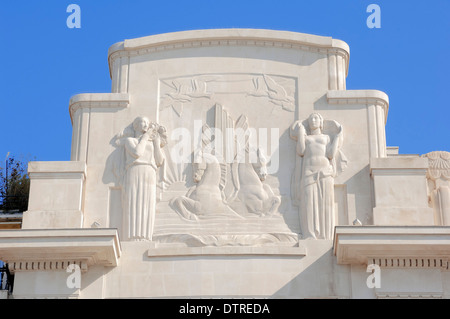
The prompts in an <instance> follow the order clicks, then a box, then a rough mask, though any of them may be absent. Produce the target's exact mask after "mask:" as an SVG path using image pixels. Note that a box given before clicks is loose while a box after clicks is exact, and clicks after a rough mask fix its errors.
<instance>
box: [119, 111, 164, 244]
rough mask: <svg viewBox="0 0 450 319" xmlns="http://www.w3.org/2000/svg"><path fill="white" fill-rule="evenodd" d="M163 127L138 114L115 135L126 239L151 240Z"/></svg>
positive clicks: (123, 231)
mask: <svg viewBox="0 0 450 319" xmlns="http://www.w3.org/2000/svg"><path fill="white" fill-rule="evenodd" d="M166 144H167V135H166V130H165V128H164V126H160V125H158V124H156V123H152V122H150V121H149V119H148V118H146V117H138V118H136V119H135V120H134V121H133V124H132V126H131V127H127V128H126V129H124V130H123V131H122V132H121V133H119V134H118V135H117V136H116V145H117V146H118V147H120V148H122V155H123V156H122V157H121V159H120V162H119V163H116V164H117V166H116V174H117V176H118V177H119V184H120V185H121V187H122V213H123V219H122V221H123V222H122V234H123V236H124V239H125V240H151V239H152V234H153V225H154V221H155V209H156V184H157V176H156V171H157V170H158V167H160V166H161V165H162V164H163V163H164V155H163V152H162V151H161V148H162V147H164V146H165V145H166Z"/></svg>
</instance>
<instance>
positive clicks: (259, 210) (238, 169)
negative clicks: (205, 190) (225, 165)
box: [227, 115, 281, 216]
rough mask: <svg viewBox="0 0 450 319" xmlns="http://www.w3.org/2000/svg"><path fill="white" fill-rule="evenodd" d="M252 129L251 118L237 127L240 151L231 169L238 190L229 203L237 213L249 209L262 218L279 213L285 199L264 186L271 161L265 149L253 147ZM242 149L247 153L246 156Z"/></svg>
mask: <svg viewBox="0 0 450 319" xmlns="http://www.w3.org/2000/svg"><path fill="white" fill-rule="evenodd" d="M248 127H249V126H248V120H247V117H246V116H244V115H241V116H240V117H239V118H238V120H237V121H236V125H235V128H236V145H237V148H238V151H237V154H236V156H235V159H234V162H233V163H232V165H231V175H232V178H233V184H234V186H235V190H234V192H233V194H232V195H231V196H230V197H229V198H228V199H227V202H228V203H230V205H231V206H232V207H236V208H235V209H236V211H240V210H241V209H245V210H246V211H247V212H248V213H251V214H255V215H258V216H270V215H273V214H275V213H277V212H278V207H279V206H280V204H281V198H280V196H276V195H275V194H274V192H273V191H272V188H271V187H270V186H269V185H267V184H264V183H263V181H265V179H266V177H267V160H266V157H265V156H264V154H263V151H262V150H261V149H259V148H258V149H254V148H252V147H250V145H249V135H248ZM239 148H240V149H241V150H242V149H243V150H244V152H243V154H240V150H239ZM252 152H253V153H252ZM241 155H244V156H241ZM252 155H256V162H255V163H252V160H251V157H252ZM237 207H239V208H237Z"/></svg>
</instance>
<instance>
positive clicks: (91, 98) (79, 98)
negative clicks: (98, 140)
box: [69, 93, 130, 124]
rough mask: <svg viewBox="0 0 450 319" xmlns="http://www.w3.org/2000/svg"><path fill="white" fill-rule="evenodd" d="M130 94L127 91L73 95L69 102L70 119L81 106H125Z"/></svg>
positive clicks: (127, 103) (128, 102)
mask: <svg viewBox="0 0 450 319" xmlns="http://www.w3.org/2000/svg"><path fill="white" fill-rule="evenodd" d="M129 104H130V96H129V94H127V93H87V94H78V95H75V96H73V97H72V98H71V99H70V102H69V112H70V120H71V121H72V124H73V117H74V114H75V112H76V111H77V110H79V109H81V108H127V107H128V105H129Z"/></svg>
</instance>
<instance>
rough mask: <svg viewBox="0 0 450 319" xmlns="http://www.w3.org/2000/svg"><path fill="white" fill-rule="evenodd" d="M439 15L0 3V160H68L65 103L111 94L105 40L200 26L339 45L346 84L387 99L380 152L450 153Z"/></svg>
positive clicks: (394, 4) (437, 5) (448, 53)
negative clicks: (306, 36)
mask: <svg viewBox="0 0 450 319" xmlns="http://www.w3.org/2000/svg"><path fill="white" fill-rule="evenodd" d="M72 3H74V4H78V5H79V6H80V8H81V28H80V29H69V28H68V27H67V25H66V19H67V17H68V16H69V14H70V13H67V12H66V9H67V6H68V5H69V4H72ZM371 3H374V4H378V5H379V6H380V8H381V28H380V29H369V28H368V27H367V25H366V19H367V17H368V16H369V15H370V13H367V12H366V9H367V6H368V5H369V4H371ZM449 17H450V1H449V0H430V1H416V0H409V1H406V0H370V1H365V0H341V1H338V0H315V1H311V0H309V1H303V0H289V1H287V0H270V1H269V0H258V1H248V0H247V1H245V0H240V1H235V0H227V1H218V0H210V1H206V0H205V1H198V0H191V1H177V0H172V1H153V0H150V1H143V0H138V1H135V0H129V1H124V0H109V1H100V0H71V1H63V0H46V1H32V0H28V1H26V0H22V1H3V2H2V3H1V5H0V34H1V42H0V43H1V50H0V61H1V69H0V70H1V71H0V72H1V73H0V74H1V76H0V93H1V94H0V128H1V138H0V163H3V159H4V158H5V156H6V154H7V152H11V154H12V155H15V156H16V157H20V156H25V157H32V158H35V159H36V160H39V161H66V160H70V146H71V135H72V127H71V123H70V116H69V111H68V105H69V99H70V97H71V96H73V95H75V94H79V93H104V92H110V90H111V79H110V78H109V71H108V63H107V51H108V48H109V47H110V46H111V45H112V44H114V43H116V42H119V41H123V40H124V39H130V38H137V37H142V36H148V35H153V34H158V33H166V32H173V31H183V30H192V29H211V28H261V29H275V30H287V31H294V32H301V33H310V34H316V35H322V36H331V37H333V38H336V39H340V40H343V41H345V42H347V43H348V44H349V46H350V68H349V76H348V78H347V89H377V90H381V91H384V92H385V93H387V94H388V96H389V99H390V109H389V115H388V122H387V127H386V133H387V144H388V146H399V147H400V153H403V154H424V153H427V152H430V151H434V150H445V151H450V134H449V133H450V129H449V127H450V125H449V124H450V122H449V120H450V111H449V109H450V99H449V98H448V94H449V91H450V18H449ZM0 166H3V165H1V164H0Z"/></svg>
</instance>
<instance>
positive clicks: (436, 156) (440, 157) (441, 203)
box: [422, 151, 450, 226]
mask: <svg viewBox="0 0 450 319" xmlns="http://www.w3.org/2000/svg"><path fill="white" fill-rule="evenodd" d="M422 157H426V158H428V170H427V180H428V198H429V203H430V205H431V206H432V207H433V209H434V214H435V221H436V224H437V225H445V226H448V225H450V153H449V152H444V151H434V152H430V153H427V154H424V155H422Z"/></svg>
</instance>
